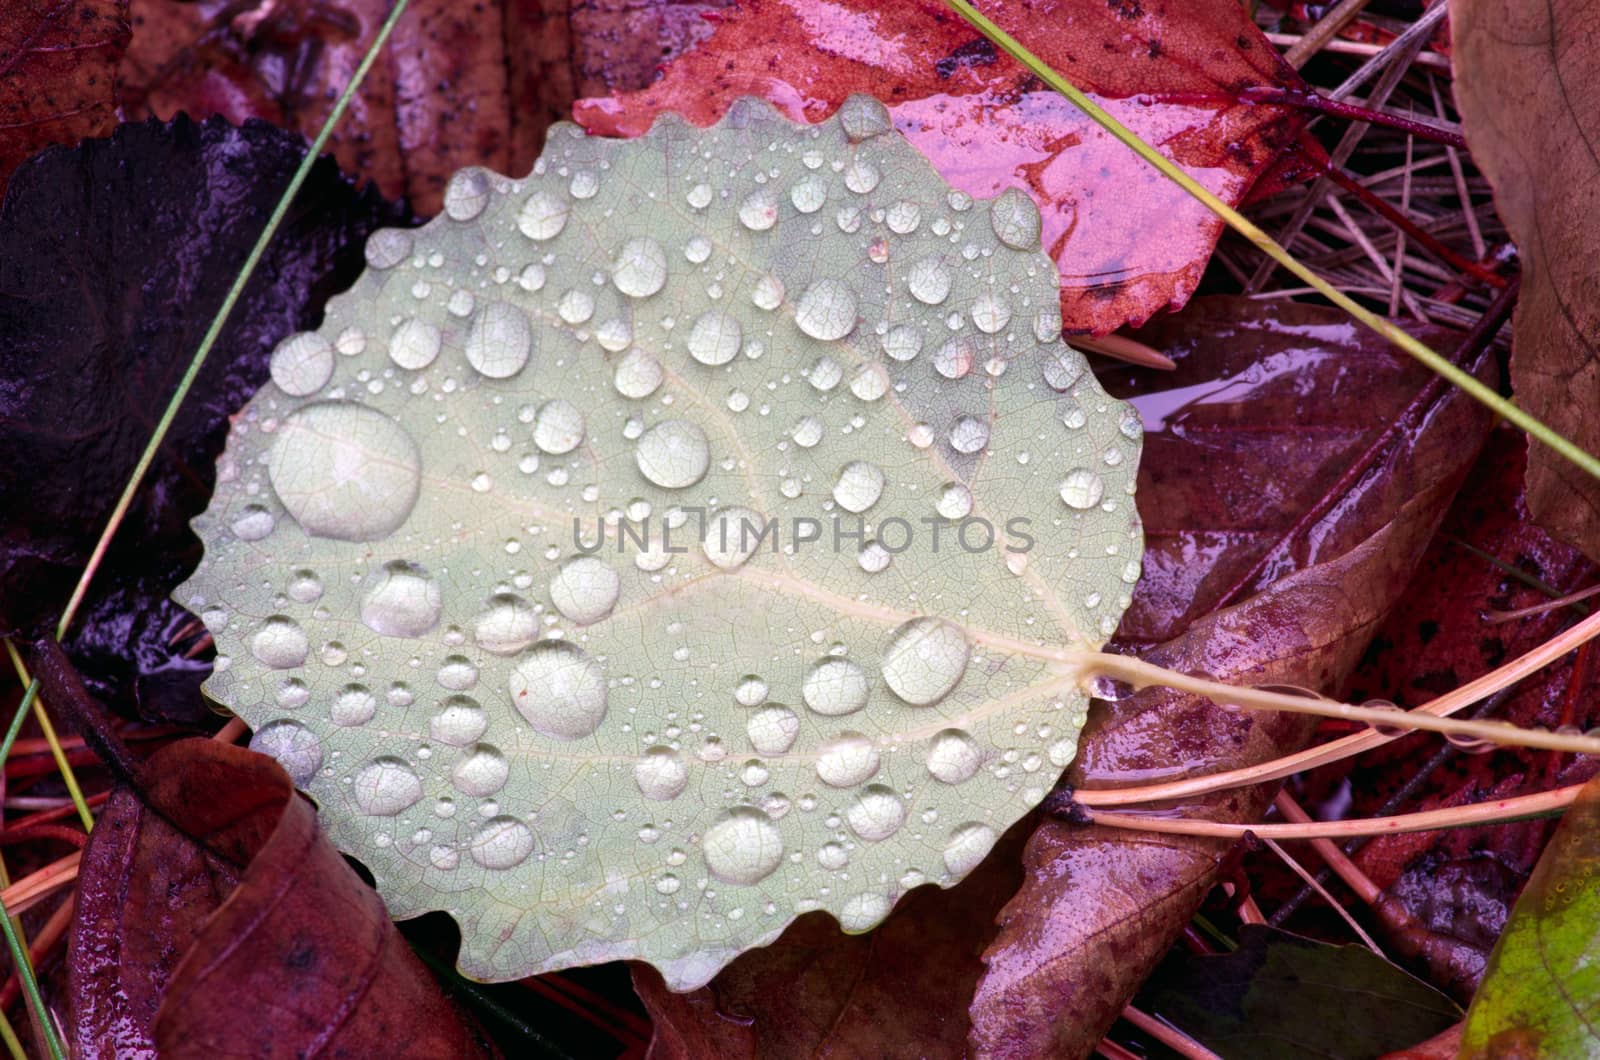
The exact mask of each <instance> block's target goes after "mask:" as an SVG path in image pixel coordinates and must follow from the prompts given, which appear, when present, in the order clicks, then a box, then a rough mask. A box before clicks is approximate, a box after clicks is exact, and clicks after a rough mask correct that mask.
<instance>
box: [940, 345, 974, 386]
mask: <svg viewBox="0 0 1600 1060" xmlns="http://www.w3.org/2000/svg"><path fill="white" fill-rule="evenodd" d="M977 360H978V354H977V352H976V351H975V350H974V349H973V348H972V340H971V339H970V338H968V337H967V336H966V335H955V336H952V337H951V338H949V339H947V340H946V341H945V343H944V344H943V345H942V346H940V347H939V348H938V350H936V351H935V352H934V354H933V370H934V371H936V372H938V373H939V374H940V375H942V376H944V377H945V378H946V379H963V378H965V377H966V376H967V375H968V374H970V373H971V371H972V366H973V364H975V363H976V362H977Z"/></svg>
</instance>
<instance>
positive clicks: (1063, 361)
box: [1044, 350, 1084, 394]
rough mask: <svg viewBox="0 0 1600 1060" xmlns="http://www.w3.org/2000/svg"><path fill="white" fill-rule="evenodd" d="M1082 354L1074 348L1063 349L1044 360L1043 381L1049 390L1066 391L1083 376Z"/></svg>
mask: <svg viewBox="0 0 1600 1060" xmlns="http://www.w3.org/2000/svg"><path fill="white" fill-rule="evenodd" d="M1083 369H1084V360H1083V355H1082V354H1081V353H1079V352H1078V351H1076V350H1063V351H1062V352H1061V353H1060V354H1058V355H1057V356H1055V357H1049V358H1046V359H1045V362H1044V382H1045V385H1046V386H1048V387H1049V388H1050V389H1051V390H1055V391H1059V392H1060V393H1063V394H1064V393H1066V392H1067V391H1068V390H1071V389H1072V384H1074V383H1076V382H1077V381H1078V380H1079V378H1081V377H1082V376H1083Z"/></svg>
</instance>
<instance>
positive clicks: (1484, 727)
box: [1092, 655, 1600, 755]
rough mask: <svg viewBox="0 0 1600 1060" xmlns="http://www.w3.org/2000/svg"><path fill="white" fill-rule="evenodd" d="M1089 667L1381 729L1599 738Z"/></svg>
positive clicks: (1119, 661)
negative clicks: (1380, 727)
mask: <svg viewBox="0 0 1600 1060" xmlns="http://www.w3.org/2000/svg"><path fill="white" fill-rule="evenodd" d="M1092 668H1093V669H1094V670H1096V671H1098V672H1099V673H1101V674H1104V675H1106V676H1108V677H1114V678H1118V679H1120V680H1123V681H1127V682H1128V683H1129V684H1131V685H1133V686H1134V688H1149V687H1151V686H1153V685H1162V686H1165V687H1167V688H1175V689H1177V690H1178V691H1180V692H1190V693H1193V694H1194V695H1198V696H1204V697H1206V698H1207V699H1209V700H1211V701H1212V702H1214V703H1219V704H1238V705H1239V706H1242V707H1252V708H1255V709H1257V710H1277V711H1284V712H1286V713H1289V714H1314V715H1316V716H1317V717H1319V718H1342V719H1345V720H1347V721H1358V722H1362V723H1364V724H1367V725H1375V726H1382V727H1385V728H1396V729H1405V730H1411V729H1424V730H1427V731H1429V732H1441V733H1447V734H1450V735H1455V736H1467V737H1472V738H1475V739H1479V740H1487V741H1489V742H1490V743H1495V744H1503V745H1509V746H1513V747H1535V748H1538V749H1540V750H1544V751H1570V752H1572V753H1573V754H1587V755H1600V737H1593V736H1575V735H1570V734H1567V733H1560V732H1545V731H1540V730H1538V729H1523V728H1519V727H1518V726H1516V725H1512V724H1510V723H1509V722H1503V721H1472V720H1469V719H1464V718H1449V717H1440V716H1439V715H1438V714H1434V713H1426V712H1423V711H1419V710H1400V709H1398V708H1383V707H1367V706H1359V707H1358V706H1354V705H1352V704H1349V703H1338V702H1334V701H1332V700H1327V699H1311V698H1308V697H1306V696H1294V695H1288V694H1286V693H1283V692H1270V691H1267V690H1266V689H1261V688H1250V687H1248V686H1244V687H1235V686H1233V685H1229V684H1225V683H1223V682H1221V681H1212V680H1209V679H1207V678H1204V677H1195V676H1192V675H1190V674H1180V673H1177V672H1175V671H1172V670H1166V669H1163V668H1162V667H1159V666H1155V665H1152V664H1151V663H1147V662H1145V661H1144V660H1143V659H1136V658H1134V657H1132V656H1129V655H1097V656H1096V657H1095V659H1094V662H1093V664H1092Z"/></svg>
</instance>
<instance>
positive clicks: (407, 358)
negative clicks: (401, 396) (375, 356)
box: [389, 317, 443, 372]
mask: <svg viewBox="0 0 1600 1060" xmlns="http://www.w3.org/2000/svg"><path fill="white" fill-rule="evenodd" d="M442 341H443V339H442V338H441V336H440V334H439V329H438V328H436V327H434V326H433V325H432V324H430V323H428V322H427V321H426V320H419V319H417V318H416V317H407V318H406V319H405V320H402V321H401V322H400V325H399V327H397V328H395V329H394V332H393V333H392V334H391V335H390V336H389V359H390V360H392V361H393V362H394V363H395V364H397V365H399V366H400V367H401V368H404V369H406V370H407V371H413V372H414V371H420V370H422V369H424V368H426V367H428V365H430V364H432V363H433V361H434V358H436V357H438V356H439V347H440V345H441V343H442Z"/></svg>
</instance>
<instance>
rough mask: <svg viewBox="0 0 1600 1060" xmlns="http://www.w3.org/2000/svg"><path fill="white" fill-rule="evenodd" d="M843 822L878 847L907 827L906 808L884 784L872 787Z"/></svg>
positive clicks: (848, 812) (846, 813)
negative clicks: (877, 844)
mask: <svg viewBox="0 0 1600 1060" xmlns="http://www.w3.org/2000/svg"><path fill="white" fill-rule="evenodd" d="M844 819H845V820H846V821H847V822H849V824H850V830H851V831H852V832H854V833H855V834H856V835H857V836H859V837H861V839H863V840H864V841H866V842H868V843H877V842H880V841H882V840H885V839H888V838H889V837H890V836H892V835H894V834H895V833H896V832H898V831H899V830H900V826H901V825H902V824H905V821H906V804H905V803H903V802H901V801H900V796H898V795H896V794H895V793H894V792H893V791H891V790H889V789H888V788H886V787H884V786H883V785H882V784H873V785H872V786H870V787H868V788H867V789H866V790H865V791H863V792H862V793H861V797H860V798H858V799H857V800H856V801H855V802H854V803H853V804H852V805H851V807H850V808H849V809H848V810H846V811H845V813H844Z"/></svg>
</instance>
